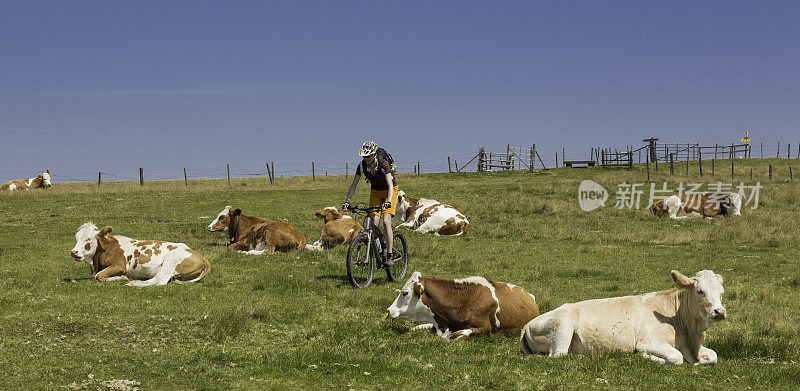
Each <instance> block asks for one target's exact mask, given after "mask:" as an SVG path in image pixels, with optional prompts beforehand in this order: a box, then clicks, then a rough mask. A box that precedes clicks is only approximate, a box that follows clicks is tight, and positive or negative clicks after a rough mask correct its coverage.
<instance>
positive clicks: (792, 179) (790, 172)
mask: <svg viewBox="0 0 800 391" xmlns="http://www.w3.org/2000/svg"><path fill="white" fill-rule="evenodd" d="M789 180H790V181H794V176H792V166H789Z"/></svg>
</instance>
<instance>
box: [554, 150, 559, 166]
mask: <svg viewBox="0 0 800 391" xmlns="http://www.w3.org/2000/svg"><path fill="white" fill-rule="evenodd" d="M555 167H558V152H556V165H555V166H554V167H553V168H555Z"/></svg>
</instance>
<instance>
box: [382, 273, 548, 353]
mask: <svg viewBox="0 0 800 391" xmlns="http://www.w3.org/2000/svg"><path fill="white" fill-rule="evenodd" d="M386 316H387V317H391V318H392V319H397V318H402V319H406V320H410V321H412V322H422V323H423V324H422V325H420V326H417V327H416V328H431V329H433V331H434V332H436V334H437V335H439V336H441V337H443V338H453V339H459V338H464V337H468V336H470V335H482V334H490V333H493V332H501V333H504V334H516V333H518V332H519V331H520V329H521V328H522V326H524V325H525V323H527V322H528V321H530V320H531V319H533V318H535V317H537V316H539V306H537V305H536V298H534V297H533V295H531V294H529V293H528V292H526V291H525V289H523V288H522V287H519V286H516V285H513V284H508V283H505V282H494V281H489V280H487V279H485V278H483V277H468V278H462V279H455V280H446V279H441V278H434V277H431V276H425V277H423V276H422V274H420V272H414V274H412V275H411V278H409V279H408V281H406V283H405V285H403V289H401V290H400V294H399V295H397V298H396V299H395V300H394V302H393V303H392V305H391V306H390V307H389V308H387V309H386Z"/></svg>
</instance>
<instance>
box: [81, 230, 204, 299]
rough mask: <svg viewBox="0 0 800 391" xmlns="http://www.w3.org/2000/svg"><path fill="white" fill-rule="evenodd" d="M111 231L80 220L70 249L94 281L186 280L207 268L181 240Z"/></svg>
mask: <svg viewBox="0 0 800 391" xmlns="http://www.w3.org/2000/svg"><path fill="white" fill-rule="evenodd" d="M112 230H113V228H112V227H105V228H103V229H102V230H100V231H98V230H97V226H95V225H94V224H93V223H91V222H88V223H84V224H83V225H81V227H80V228H78V232H77V233H75V241H76V244H75V247H73V248H72V251H70V255H71V256H72V257H73V258H74V259H75V260H76V261H84V262H86V263H88V264H89V265H90V266H91V271H90V275H91V277H92V278H94V279H96V280H98V281H113V280H132V281H130V282H128V283H127V284H126V285H129V286H151V285H166V284H167V283H168V282H170V281H175V282H176V283H187V282H195V281H199V280H201V279H203V277H205V276H206V275H207V274H208V272H209V271H210V270H211V264H210V263H209V262H208V260H206V259H205V258H203V257H202V256H201V255H200V254H198V253H197V252H196V251H194V250H192V249H190V248H189V246H187V245H185V244H183V243H171V242H162V241H155V240H136V239H131V238H129V237H126V236H122V235H114V236H110V235H109V234H110V233H111V231H112Z"/></svg>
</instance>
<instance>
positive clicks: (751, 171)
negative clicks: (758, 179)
mask: <svg viewBox="0 0 800 391" xmlns="http://www.w3.org/2000/svg"><path fill="white" fill-rule="evenodd" d="M750 180H751V181H752V180H753V169H752V168H751V169H750Z"/></svg>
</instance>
